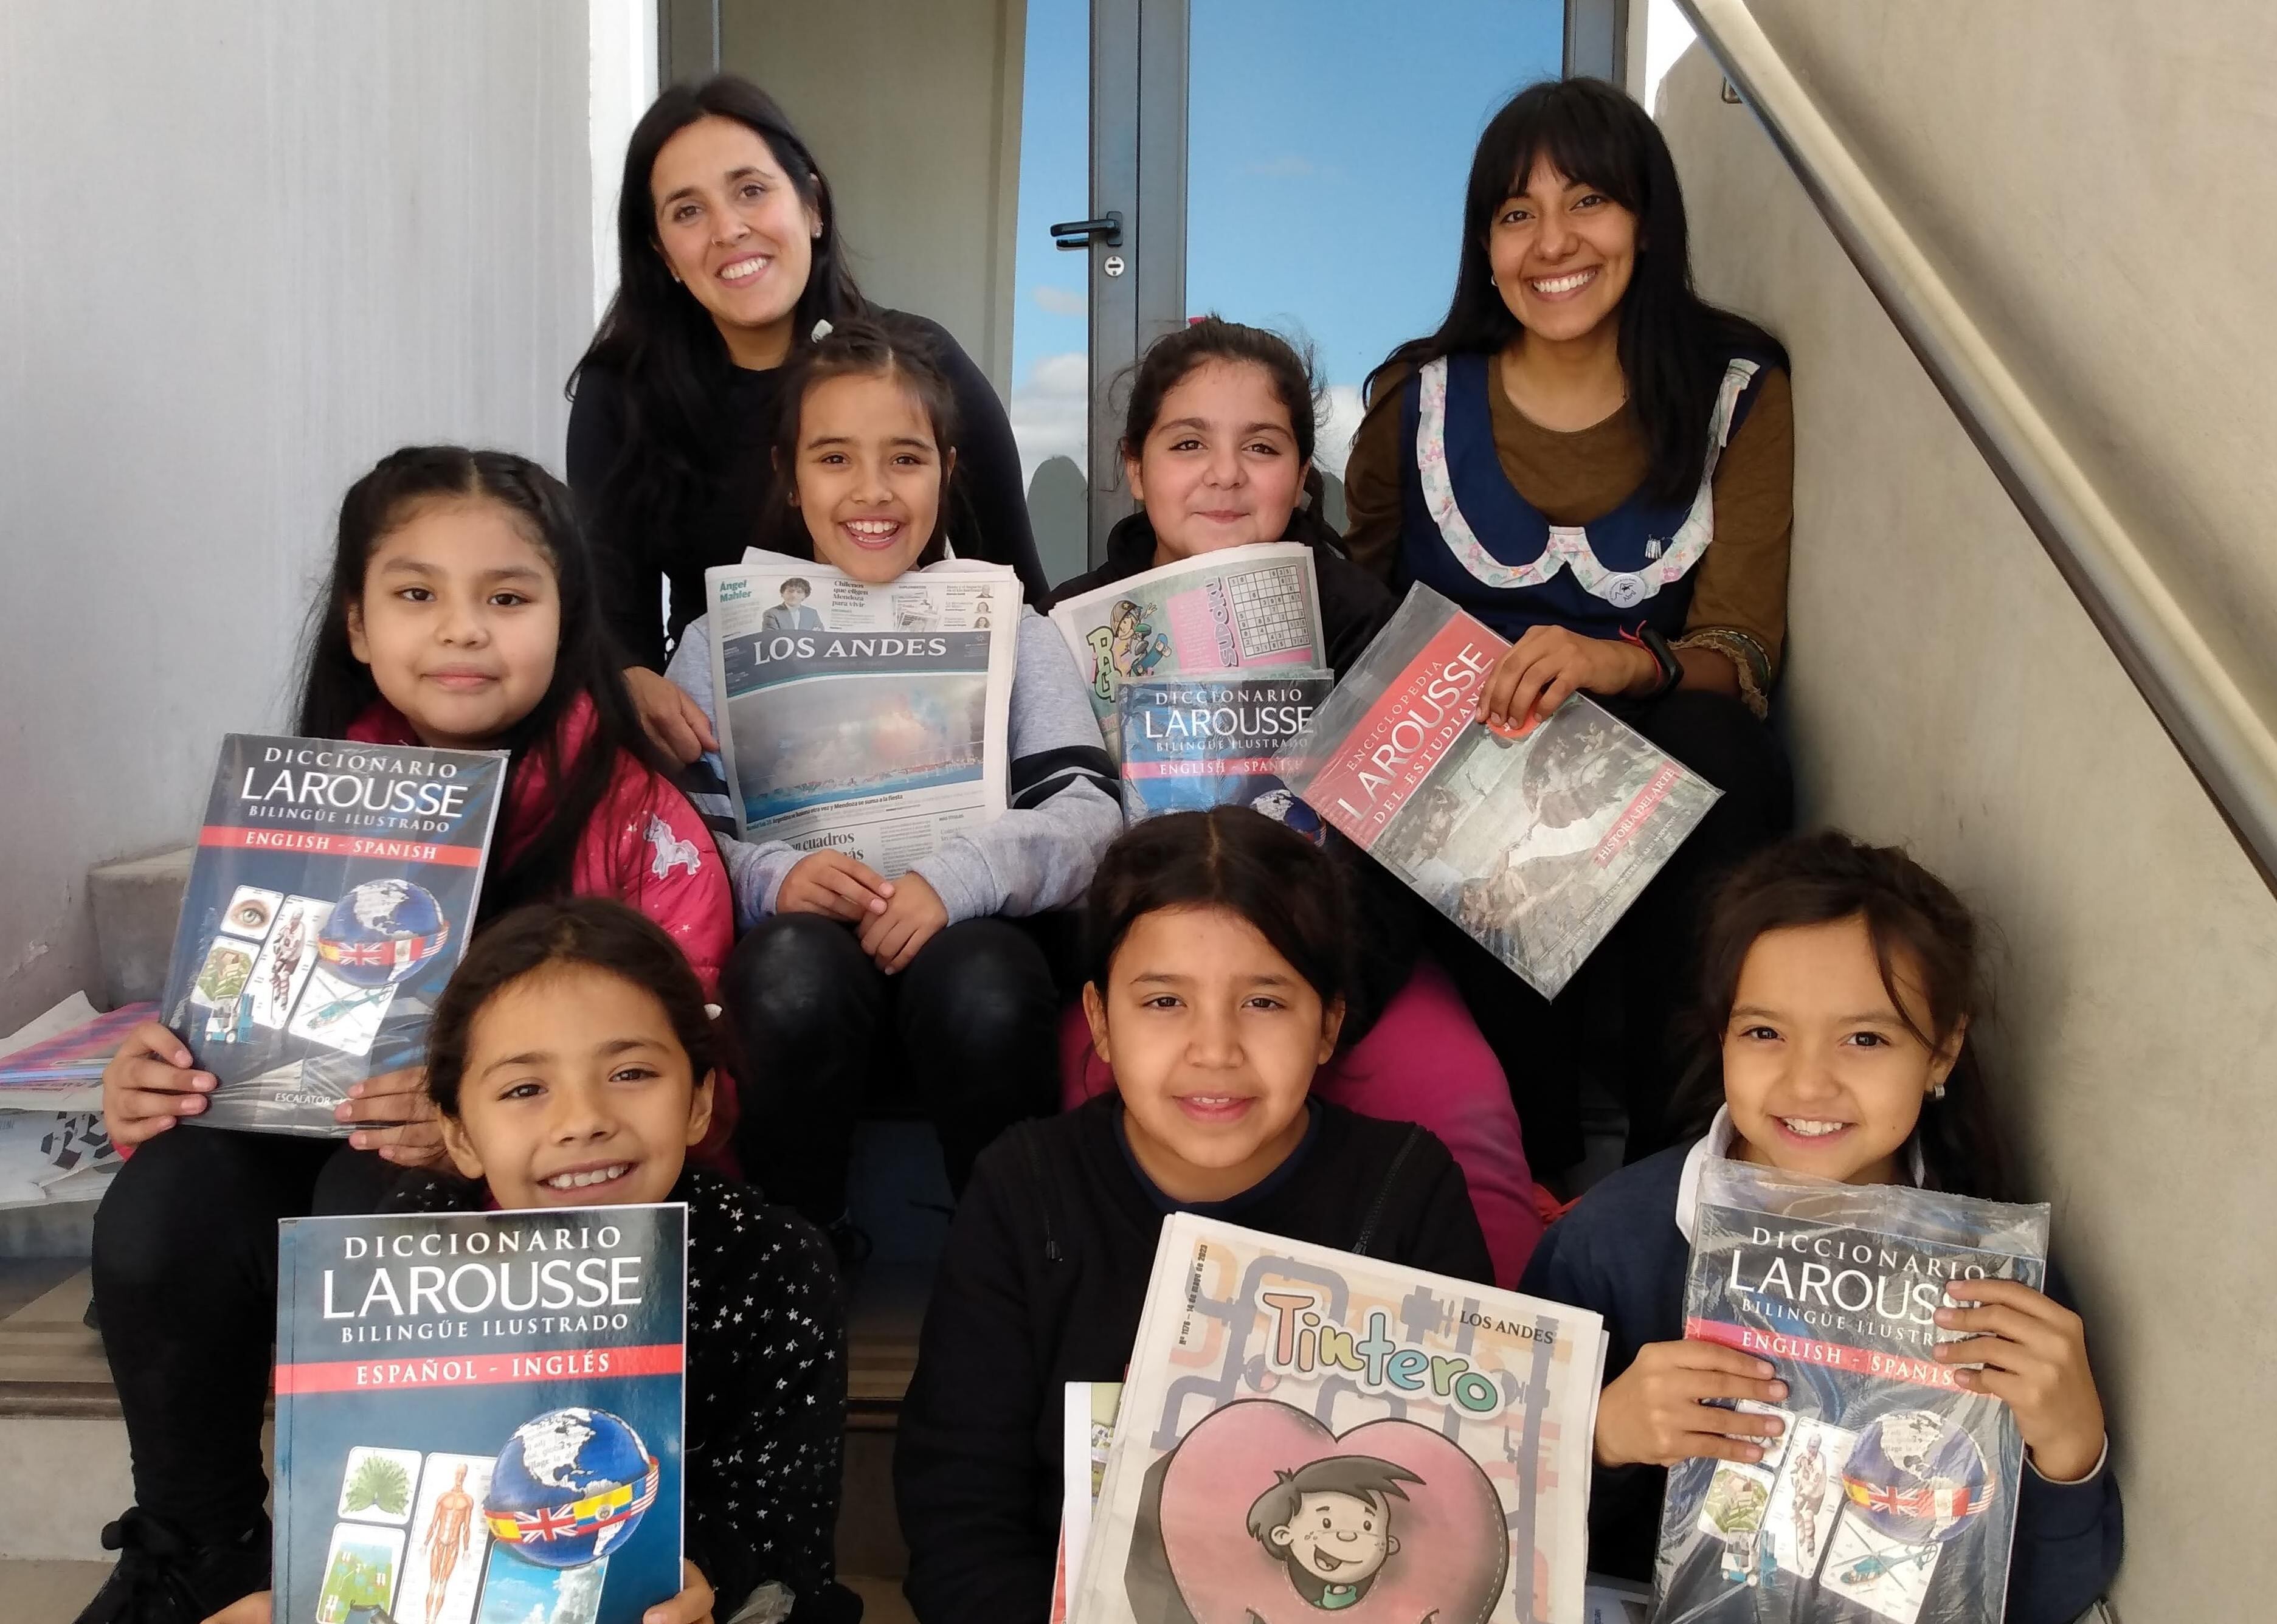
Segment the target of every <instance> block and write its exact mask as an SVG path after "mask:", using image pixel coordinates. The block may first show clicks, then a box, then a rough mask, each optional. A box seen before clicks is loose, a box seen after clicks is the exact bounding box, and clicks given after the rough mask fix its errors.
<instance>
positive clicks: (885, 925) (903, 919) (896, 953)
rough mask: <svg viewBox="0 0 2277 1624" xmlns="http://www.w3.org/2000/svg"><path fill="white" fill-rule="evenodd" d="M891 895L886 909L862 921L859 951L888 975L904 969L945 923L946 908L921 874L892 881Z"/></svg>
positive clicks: (946, 916) (946, 919)
mask: <svg viewBox="0 0 2277 1624" xmlns="http://www.w3.org/2000/svg"><path fill="white" fill-rule="evenodd" d="M893 889H894V894H893V896H892V897H891V898H890V899H889V900H888V901H887V903H886V906H885V910H884V911H883V912H880V913H874V914H872V915H871V916H870V917H869V918H868V919H864V920H863V921H862V950H863V951H864V953H867V954H868V955H869V956H870V957H872V959H874V960H875V961H876V962H877V965H878V968H879V969H880V970H882V971H884V972H886V973H887V975H892V974H893V973H894V972H895V971H897V970H901V969H903V968H905V967H906V966H907V965H908V964H909V962H910V960H911V959H913V958H915V957H917V956H918V949H919V948H921V947H923V946H925V943H926V942H931V941H932V940H933V935H934V934H935V933H936V932H938V931H939V930H940V927H941V926H944V925H946V924H948V907H947V906H946V905H945V904H944V903H942V902H941V900H940V892H938V891H936V890H934V889H933V887H932V886H930V885H928V884H927V883H926V882H925V876H924V875H922V874H915V873H910V874H903V875H902V877H901V878H900V879H899V880H896V881H894V887H893Z"/></svg>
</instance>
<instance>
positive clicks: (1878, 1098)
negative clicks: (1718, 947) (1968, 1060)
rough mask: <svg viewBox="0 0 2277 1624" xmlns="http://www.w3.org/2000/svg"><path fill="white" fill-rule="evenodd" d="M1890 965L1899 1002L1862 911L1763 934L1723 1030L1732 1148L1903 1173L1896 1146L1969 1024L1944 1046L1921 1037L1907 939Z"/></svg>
mask: <svg viewBox="0 0 2277 1624" xmlns="http://www.w3.org/2000/svg"><path fill="white" fill-rule="evenodd" d="M1891 968H1892V975H1891V977H1890V980H1892V982H1893V983H1895V985H1896V988H1897V993H1898V997H1899V998H1901V999H1902V1000H1903V1001H1904V1003H1905V1007H1904V1008H1903V1009H1900V1006H1899V1003H1898V1002H1897V1001H1896V1000H1893V999H1892V996H1891V993H1890V989H1889V988H1888V987H1885V986H1884V985H1883V982H1882V973H1881V967H1880V964H1879V963H1878V961H1877V958H1876V957H1875V953H1874V942H1873V938H1872V937H1871V936H1870V934H1868V932H1867V928H1866V922H1865V920H1864V919H1863V918H1862V917H1860V916H1856V915H1854V916H1852V917H1851V918H1849V919H1836V920H1833V921H1831V922H1830V923H1827V924H1824V925H1797V926H1786V927H1784V928H1781V929H1778V930H1769V931H1765V932H1764V933H1763V934H1762V935H1760V936H1758V937H1756V938H1755V942H1754V944H1753V945H1752V946H1750V947H1749V948H1748V957H1747V959H1746V962H1745V963H1744V964H1742V965H1741V967H1740V980H1739V987H1738V990H1737V993H1736V995H1734V997H1733V999H1732V1014H1731V1018H1730V1019H1729V1020H1728V1021H1726V1022H1725V1029H1724V1100H1725V1104H1726V1105H1727V1106H1728V1107H1729V1108H1730V1109H1731V1113H1732V1126H1733V1128H1734V1129H1736V1130H1737V1131H1738V1133H1739V1136H1740V1140H1741V1145H1740V1147H1738V1148H1737V1149H1736V1150H1735V1154H1737V1155H1740V1157H1741V1158H1742V1159H1743V1160H1746V1161H1749V1162H1760V1163H1768V1164H1770V1165H1771V1166H1773V1167H1778V1168H1781V1169H1784V1170H1787V1171H1789V1172H1798V1173H1811V1174H1816V1176H1817V1177H1819V1178H1833V1179H1839V1180H1841V1181H1843V1182H1845V1183H1848V1184H1891V1183H1894V1182H1897V1180H1898V1176H1899V1163H1898V1155H1899V1152H1900V1150H1901V1149H1902V1148H1903V1147H1904V1146H1905V1143H1906V1141H1907V1140H1908V1139H1909V1138H1911V1137H1912V1134H1913V1132H1914V1127H1915V1124H1916V1123H1918V1122H1919V1121H1920V1119H1921V1109H1922V1101H1923V1099H1924V1098H1925V1097H1926V1096H1927V1095H1928V1094H1929V1093H1930V1091H1931V1090H1932V1089H1934V1088H1936V1087H1937V1086H1938V1085H1939V1084H1941V1083H1943V1082H1944V1081H1945V1079H1946V1076H1947V1075H1948V1074H1950V1073H1951V1071H1952V1070H1953V1063H1954V1061H1955V1060H1956V1059H1957V1058H1958V1057H1959V1055H1960V1053H1961V1040H1962V1038H1963V1036H1964V1031H1961V1030H1956V1031H1955V1032H1953V1033H1951V1034H1950V1035H1949V1036H1948V1037H1947V1038H1946V1040H1945V1041H1944V1043H1943V1044H1942V1046H1940V1047H1937V1048H1932V1046H1931V1045H1930V1043H1928V1042H1925V1041H1923V1039H1922V1038H1921V1037H1920V1035H1918V1033H1919V1032H1926V1031H1929V1030H1930V1024H1929V1019H1928V1000H1927V999H1926V998H1925V997H1923V995H1922V993H1921V990H1920V987H1921V977H1920V975H1919V973H1918V970H1917V967H1916V966H1915V964H1913V963H1912V962H1911V960H1910V957H1909V956H1908V955H1907V954H1905V953H1904V952H1903V951H1902V949H1900V950H1898V951H1896V952H1894V953H1893V955H1892V966H1891ZM1909 1017H1910V1020H1909V1019H1908V1018H1909ZM1916 1029H1918V1030H1916Z"/></svg>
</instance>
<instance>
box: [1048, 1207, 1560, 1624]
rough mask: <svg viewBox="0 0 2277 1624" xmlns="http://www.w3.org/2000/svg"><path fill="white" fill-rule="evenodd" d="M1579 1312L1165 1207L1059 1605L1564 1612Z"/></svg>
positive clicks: (1208, 1610) (1261, 1615) (1437, 1615)
mask: <svg viewBox="0 0 2277 1624" xmlns="http://www.w3.org/2000/svg"><path fill="white" fill-rule="evenodd" d="M1603 1360H1604V1350H1603V1330H1602V1326H1601V1323H1600V1321H1599V1320H1598V1318H1597V1316H1596V1315H1593V1314H1589V1313H1588V1312H1586V1311H1584V1310H1580V1309H1574V1308H1565V1307H1564V1306H1561V1305H1557V1304H1550V1303H1545V1302H1540V1301H1537V1300H1534V1299H1531V1298H1526V1297H1520V1296H1519V1295H1518V1294H1516V1293H1515V1292H1498V1291H1496V1290H1494V1289H1493V1288H1492V1287H1489V1286H1480V1285H1470V1284H1467V1283H1465V1282H1460V1281H1455V1280H1450V1279H1446V1278H1443V1277H1439V1276H1435V1275H1429V1274H1426V1273H1423V1272H1422V1271H1420V1270H1416V1269H1403V1268H1401V1267H1399V1266H1397V1265H1395V1264H1390V1263H1385V1262H1380V1261H1378V1260H1375V1259H1371V1258H1364V1257H1356V1256H1352V1255H1351V1254H1344V1253H1338V1252H1333V1251H1330V1250H1329V1249H1327V1248H1325V1247H1307V1246H1305V1245H1302V1244H1301V1243H1297V1242H1291V1241H1287V1240H1283V1239H1278V1238H1276V1237H1271V1236H1266V1235H1260V1234H1257V1233H1255V1232H1253V1231H1246V1230H1242V1229H1237V1228H1235V1227H1234V1226H1232V1225H1230V1224H1222V1223H1218V1222H1216V1221H1214V1220H1210V1219H1205V1218H1199V1217H1196V1216H1193V1215H1192V1214H1180V1215H1177V1216H1173V1217H1172V1218H1171V1219H1170V1220H1169V1222H1168V1223H1167V1224H1164V1226H1163V1231H1162V1239H1161V1243H1160V1245H1159V1247H1158V1249H1157V1251H1156V1254H1155V1263H1154V1276H1153V1277H1152V1280H1151V1282H1150V1284H1149V1286H1148V1291H1147V1299H1146V1312H1145V1316H1144V1318H1143V1319H1142V1321H1141V1323H1140V1327H1139V1332H1138V1341H1137V1344H1136V1346H1135V1347H1134V1349H1133V1352H1132V1356H1131V1374H1130V1377H1129V1379H1128V1380H1127V1381H1126V1382H1125V1383H1124V1384H1123V1394H1122V1402H1121V1404H1120V1406H1119V1407H1118V1408H1117V1410H1116V1422H1115V1432H1114V1441H1113V1444H1112V1445H1111V1446H1110V1449H1109V1452H1108V1466H1107V1471H1106V1475H1105V1478H1104V1481H1103V1483H1102V1484H1101V1488H1100V1498H1099V1504H1098V1507H1097V1510H1096V1513H1095V1517H1094V1521H1093V1525H1092V1527H1091V1528H1090V1529H1089V1530H1088V1532H1087V1534H1086V1535H1085V1537H1084V1539H1083V1540H1082V1541H1081V1542H1080V1543H1081V1545H1082V1552H1081V1568H1080V1574H1079V1577H1078V1579H1077V1581H1076V1582H1075V1583H1074V1584H1073V1585H1072V1587H1071V1594H1072V1595H1073V1597H1075V1600H1076V1605H1075V1606H1074V1607H1073V1608H1072V1610H1071V1613H1070V1616H1072V1617H1073V1618H1075V1619H1077V1620H1080V1621H1081V1624H1137V1621H1138V1620H1145V1621H1146V1624H1156V1621H1158V1620H1177V1624H1317V1621H1318V1620H1320V1619H1321V1615H1322V1614H1333V1615H1335V1617H1336V1619H1337V1620H1339V1624H1425V1621H1426V1620H1429V1621H1430V1624H1486V1621H1487V1620H1494V1621H1495V1624H1519V1620H1544V1621H1546V1624H1580V1620H1581V1619H1582V1617H1583V1599H1582V1577H1583V1566H1584V1557H1585V1553H1586V1546H1587V1526H1586V1523H1587V1497H1588V1483H1589V1471H1590V1464H1589V1439H1590V1428H1591V1416H1592V1414H1593V1412H1594V1408H1595V1399H1596V1391H1597V1381H1598V1378H1599V1376H1600V1375H1601V1374H1602V1371H1603Z"/></svg>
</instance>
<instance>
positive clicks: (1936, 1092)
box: [1929, 1083, 1945, 1100]
mask: <svg viewBox="0 0 2277 1624" xmlns="http://www.w3.org/2000/svg"><path fill="white" fill-rule="evenodd" d="M1929 1097H1930V1099H1932V1100H1942V1099H1943V1098H1945V1085H1944V1084H1943V1083H1939V1084H1938V1086H1936V1087H1934V1088H1932V1089H1930V1091H1929Z"/></svg>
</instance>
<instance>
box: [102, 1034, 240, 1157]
mask: <svg viewBox="0 0 2277 1624" xmlns="http://www.w3.org/2000/svg"><path fill="white" fill-rule="evenodd" d="M213 1090H214V1078H213V1074H212V1073H211V1072H209V1071H192V1070H191V1069H190V1051H189V1048H188V1047H187V1045H185V1044H184V1043H183V1041H181V1039H179V1038H178V1037H176V1036H175V1035H174V1034H173V1033H171V1032H169V1031H167V1030H166V1029H165V1028H164V1026H162V1025H159V1024H158V1023H157V1022H156V1021H144V1022H142V1023H141V1025H138V1026H136V1027H135V1028H134V1030H133V1031H132V1032H130V1033H127V1034H126V1042H124V1043H122V1044H120V1045H119V1046H118V1053H117V1054H115V1055H113V1056H111V1057H110V1064H107V1065H105V1066H104V1067H103V1132H106V1133H108V1134H110V1142H111V1143H112V1144H114V1145H116V1146H118V1147H119V1148H120V1149H121V1150H124V1149H126V1148H127V1147H129V1146H133V1145H140V1144H141V1143H142V1142H143V1141H144V1140H150V1139H155V1138H156V1137H157V1136H158V1135H159V1134H161V1133H164V1132H165V1131H166V1130H167V1129H168V1128H171V1127H172V1126H173V1125H174V1123H175V1120H176V1118H178V1117H194V1116H195V1115H197V1113H198V1112H200V1111H202V1110H203V1109H205V1108H206V1096H207V1095H208V1094H211V1093H212V1092H213Z"/></svg>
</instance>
